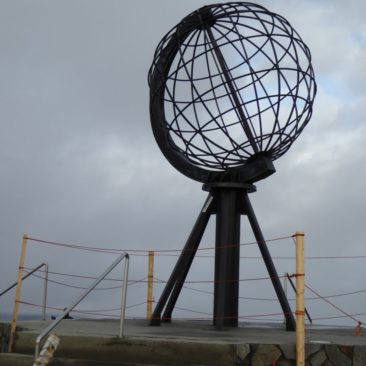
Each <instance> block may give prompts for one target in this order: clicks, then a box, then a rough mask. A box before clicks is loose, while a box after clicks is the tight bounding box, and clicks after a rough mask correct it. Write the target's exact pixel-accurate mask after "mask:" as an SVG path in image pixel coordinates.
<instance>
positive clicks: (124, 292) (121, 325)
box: [119, 253, 130, 338]
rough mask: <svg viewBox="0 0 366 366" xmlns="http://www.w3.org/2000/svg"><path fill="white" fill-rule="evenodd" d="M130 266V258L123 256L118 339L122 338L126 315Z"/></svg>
mask: <svg viewBox="0 0 366 366" xmlns="http://www.w3.org/2000/svg"><path fill="white" fill-rule="evenodd" d="M129 264H130V256H129V255H128V254H127V253H126V255H125V270H124V274H123V287H122V299H121V319H120V323H119V338H122V337H123V334H124V329H125V315H126V299H127V285H128V267H129Z"/></svg>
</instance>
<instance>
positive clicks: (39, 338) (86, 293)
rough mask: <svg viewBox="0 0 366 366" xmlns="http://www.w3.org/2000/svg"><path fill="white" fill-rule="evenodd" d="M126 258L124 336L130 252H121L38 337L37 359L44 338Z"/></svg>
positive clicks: (123, 298)
mask: <svg viewBox="0 0 366 366" xmlns="http://www.w3.org/2000/svg"><path fill="white" fill-rule="evenodd" d="M123 259H125V268H124V277H123V286H122V298H121V316H120V327H119V338H122V337H123V333H124V320H125V311H126V296H127V283H128V266H129V255H128V253H123V254H121V255H120V256H119V257H118V258H117V259H116V260H115V261H114V262H113V263H112V264H111V265H110V266H109V267H108V268H107V269H106V270H105V271H104V272H103V273H102V274H101V275H100V276H99V277H98V278H97V279H96V280H95V281H94V282H93V283H92V284H91V285H90V286H89V287H88V288H87V289H86V290H85V291H84V292H83V294H82V295H81V296H79V297H78V298H77V299H76V300H75V301H74V302H73V303H72V304H71V305H70V306H69V307H67V308H66V309H65V310H64V311H63V313H62V314H61V315H60V316H59V317H58V318H56V319H55V320H54V321H53V322H52V323H51V324H50V325H49V326H48V327H47V328H46V329H45V330H44V331H43V332H42V333H41V334H40V335H39V336H38V337H37V339H36V347H35V360H37V358H38V356H39V349H40V343H41V341H42V339H44V338H45V337H47V336H48V334H49V333H50V332H51V331H52V330H53V329H54V328H56V326H57V325H59V324H60V323H61V321H62V320H63V319H64V318H65V317H66V316H67V315H68V314H69V313H70V312H71V311H72V310H73V309H74V308H75V307H76V306H77V305H78V304H79V303H80V302H81V301H82V300H83V299H84V298H85V297H86V296H87V295H89V293H90V292H91V291H92V290H93V289H94V288H95V287H96V286H97V285H98V284H99V283H100V282H101V281H102V280H103V279H104V278H105V277H106V276H107V275H108V274H109V273H110V272H111V271H112V270H113V269H114V268H115V267H116V266H117V265H118V264H119V263H120V262H121V261H122V260H123Z"/></svg>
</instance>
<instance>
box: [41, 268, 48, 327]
mask: <svg viewBox="0 0 366 366" xmlns="http://www.w3.org/2000/svg"><path fill="white" fill-rule="evenodd" d="M47 285H48V264H47V263H44V289H43V307H42V319H43V320H46V309H47Z"/></svg>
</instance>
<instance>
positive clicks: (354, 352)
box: [0, 320, 366, 366]
mask: <svg viewBox="0 0 366 366" xmlns="http://www.w3.org/2000/svg"><path fill="white" fill-rule="evenodd" d="M49 323H50V322H49V321H23V322H19V324H18V329H17V336H16V341H15V344H14V351H15V352H17V353H19V354H23V355H27V354H28V355H31V354H33V352H34V345H35V339H36V337H37V336H38V335H39V333H40V332H41V331H42V330H43V329H44V328H45V327H46V326H47V325H48V324H49ZM118 331H119V322H118V321H115V320H64V321H63V322H62V323H61V324H60V325H59V326H58V327H57V328H56V329H55V333H56V334H57V335H58V336H60V338H61V344H60V347H59V349H58V350H57V351H56V354H55V355H56V356H57V357H62V358H70V359H79V360H80V362H81V361H83V362H84V363H85V362H87V361H86V360H92V361H93V362H101V363H100V364H103V361H104V364H106V365H107V364H108V362H113V364H116V365H127V363H134V364H143V365H151V364H154V365H217V366H219V365H222V366H231V365H233V366H234V365H245V366H246V365H252V366H267V365H272V364H273V362H276V365H286V366H290V365H295V333H294V332H287V331H286V330H285V329H284V326H282V325H274V324H253V323H250V324H249V323H248V324H242V325H241V326H240V327H238V328H227V329H225V330H220V331H218V330H216V329H215V328H214V327H213V326H212V325H211V324H210V323H208V322H198V321H197V322H187V321H174V322H173V323H171V324H167V323H162V325H161V326H160V327H159V326H158V327H151V326H149V325H148V324H147V322H146V321H143V320H128V321H127V322H126V326H125V337H124V338H123V339H119V338H118V337H117V334H118ZM306 357H307V365H311V366H318V365H319V366H320V365H323V364H326V365H335V366H343V365H346V366H365V365H366V331H364V332H363V333H362V334H361V335H360V336H355V335H354V329H352V328H324V329H321V328H318V327H307V331H306ZM55 362H56V361H55ZM326 362H327V363H326ZM65 364H66V363H65ZM76 364H77V363H76ZM80 364H82V363H80ZM90 364H92V363H91V361H90ZM0 365H1V358H0ZM9 365H10V364H9ZM51 365H52V364H51ZM55 365H56V363H55Z"/></svg>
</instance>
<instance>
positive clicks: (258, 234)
mask: <svg viewBox="0 0 366 366" xmlns="http://www.w3.org/2000/svg"><path fill="white" fill-rule="evenodd" d="M244 208H245V211H246V214H247V216H248V220H249V223H250V225H251V227H252V230H253V233H254V236H255V238H256V240H257V243H258V246H259V250H260V252H261V254H262V257H263V260H264V263H265V265H266V267H267V271H268V274H269V276H270V277H271V280H272V284H273V287H274V289H275V291H276V294H277V297H278V300H279V302H280V304H281V307H282V311H283V313H284V315H285V318H286V329H287V330H291V331H294V330H295V326H296V323H295V319H294V316H293V314H292V311H291V308H290V305H289V303H288V301H287V298H286V295H285V292H284V291H283V288H282V285H281V282H280V280H279V278H278V274H277V271H276V268H275V266H274V264H273V261H272V257H271V254H270V253H269V251H268V248H267V244H266V242H265V239H264V236H263V234H262V231H261V229H260V227H259V224H258V221H257V218H256V217H255V214H254V211H253V207H252V205H251V203H250V201H249V197H248V194H245V195H244Z"/></svg>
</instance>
